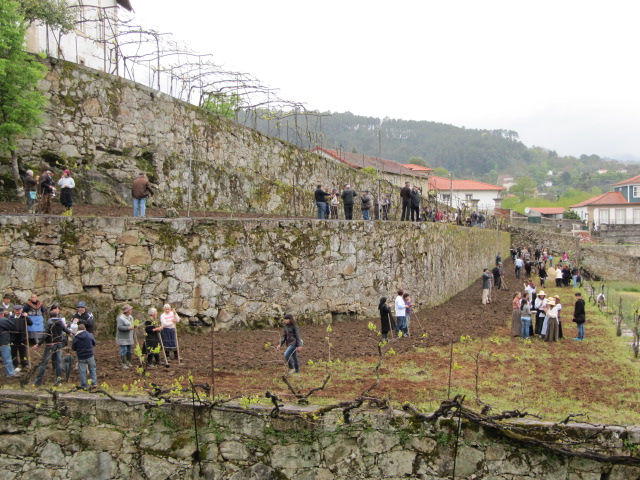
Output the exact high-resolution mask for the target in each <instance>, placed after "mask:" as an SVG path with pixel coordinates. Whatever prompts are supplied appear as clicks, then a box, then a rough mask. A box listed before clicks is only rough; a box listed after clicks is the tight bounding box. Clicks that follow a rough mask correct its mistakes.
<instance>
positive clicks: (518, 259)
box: [515, 257, 524, 278]
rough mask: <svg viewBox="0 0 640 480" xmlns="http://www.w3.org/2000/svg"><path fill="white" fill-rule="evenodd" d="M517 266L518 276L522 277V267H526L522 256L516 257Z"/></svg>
mask: <svg viewBox="0 0 640 480" xmlns="http://www.w3.org/2000/svg"><path fill="white" fill-rule="evenodd" d="M515 266H516V278H520V276H521V275H522V267H524V261H523V260H522V259H521V258H520V257H518V258H516V261H515Z"/></svg>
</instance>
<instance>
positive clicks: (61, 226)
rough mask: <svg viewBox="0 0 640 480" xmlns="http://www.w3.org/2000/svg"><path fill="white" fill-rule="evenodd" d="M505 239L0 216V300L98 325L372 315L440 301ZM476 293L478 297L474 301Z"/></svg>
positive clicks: (415, 227)
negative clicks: (391, 303)
mask: <svg viewBox="0 0 640 480" xmlns="http://www.w3.org/2000/svg"><path fill="white" fill-rule="evenodd" d="M508 242H509V237H508V234H502V233H497V232H496V231H489V230H481V229H478V228H466V227H457V226H454V225H447V224H437V223H422V222H421V223H410V222H372V221H370V222H364V221H351V222H349V221H321V220H264V219H262V220H255V221H252V220H220V219H188V218H183V219H172V220H169V219H134V218H65V217H45V216H35V217H34V216H24V217H18V216H16V217H3V218H0V291H3V292H5V291H8V292H12V293H14V294H15V296H16V297H17V298H18V299H20V300H26V299H27V298H28V297H29V296H30V294H31V292H35V293H37V294H39V295H41V296H44V297H45V298H46V299H47V300H48V301H51V300H52V299H55V300H56V301H59V302H61V303H62V305H63V307H65V306H66V307H72V306H73V305H75V303H76V302H77V301H78V300H79V299H82V300H86V301H87V302H88V303H89V305H90V308H91V309H93V310H94V313H95V314H96V317H97V319H98V320H100V319H102V320H104V321H105V324H107V323H108V322H106V320H110V321H112V320H113V318H115V314H116V312H117V309H118V307H119V306H120V305H122V304H123V303H131V304H133V305H134V307H140V308H141V309H142V308H144V309H145V310H146V307H148V306H156V307H158V306H160V305H162V304H163V303H165V302H169V303H171V304H172V305H174V306H176V307H177V309H178V312H179V313H181V314H183V315H187V316H197V317H200V318H203V319H207V320H213V321H215V325H216V328H217V329H228V328H242V327H247V326H250V327H255V326H264V325H270V324H271V323H272V322H273V317H274V315H281V314H282V313H284V312H285V311H289V312H292V313H294V314H297V316H299V317H300V318H301V319H303V320H307V321H323V322H327V323H329V322H331V321H332V320H333V319H335V318H336V317H338V318H339V317H341V316H343V315H375V314H377V310H376V308H377V305H378V302H379V299H380V297H382V296H387V297H391V296H392V295H394V293H395V290H396V289H397V288H405V289H408V290H410V291H411V293H412V297H413V299H414V303H415V304H416V305H417V304H418V303H420V302H422V303H423V304H425V305H428V304H436V303H441V302H443V301H445V300H446V299H447V298H449V297H451V296H452V295H454V294H456V293H457V292H459V291H460V290H462V289H464V288H466V287H467V286H468V285H470V284H471V283H473V282H474V281H476V280H477V279H478V278H479V277H480V275H481V273H482V269H483V268H484V267H490V266H492V265H493V260H494V258H495V254H496V251H498V250H500V249H502V251H505V249H506V248H507V246H508V245H509V243H508ZM479 297H480V291H478V298H479Z"/></svg>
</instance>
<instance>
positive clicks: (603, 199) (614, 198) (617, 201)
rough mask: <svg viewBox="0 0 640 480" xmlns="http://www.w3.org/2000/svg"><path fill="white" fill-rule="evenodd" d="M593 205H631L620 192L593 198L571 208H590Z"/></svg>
mask: <svg viewBox="0 0 640 480" xmlns="http://www.w3.org/2000/svg"><path fill="white" fill-rule="evenodd" d="M591 205H631V204H630V203H629V202H627V200H626V199H625V198H624V196H623V195H622V193H620V192H607V193H603V194H602V195H598V196H597V197H592V198H590V199H588V200H585V201H584V202H580V203H577V204H575V205H571V207H569V208H579V207H588V206H591Z"/></svg>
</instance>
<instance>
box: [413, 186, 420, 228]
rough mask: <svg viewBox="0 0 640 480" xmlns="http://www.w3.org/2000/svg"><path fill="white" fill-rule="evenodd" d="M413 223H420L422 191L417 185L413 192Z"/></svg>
mask: <svg viewBox="0 0 640 480" xmlns="http://www.w3.org/2000/svg"><path fill="white" fill-rule="evenodd" d="M411 221H412V222H419V221H420V190H419V189H418V187H417V186H415V185H414V186H413V189H412V190H411Z"/></svg>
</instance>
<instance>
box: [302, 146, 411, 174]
mask: <svg viewBox="0 0 640 480" xmlns="http://www.w3.org/2000/svg"><path fill="white" fill-rule="evenodd" d="M311 151H312V152H323V153H325V154H327V155H329V156H330V157H332V158H335V159H336V160H338V161H340V162H342V163H344V164H345V165H348V166H349V167H352V168H365V167H374V168H377V169H378V170H382V171H385V172H391V173H399V174H401V175H411V176H416V175H420V174H419V173H418V172H414V171H413V170H411V169H409V168H407V167H405V166H404V165H403V164H401V163H398V162H394V161H393V160H387V159H385V158H378V157H371V156H369V155H364V154H362V153H348V152H338V151H337V150H331V149H329V148H320V147H315V148H314V149H313V150H311Z"/></svg>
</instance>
